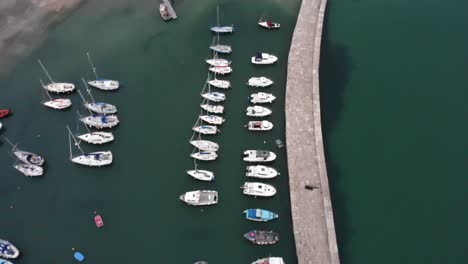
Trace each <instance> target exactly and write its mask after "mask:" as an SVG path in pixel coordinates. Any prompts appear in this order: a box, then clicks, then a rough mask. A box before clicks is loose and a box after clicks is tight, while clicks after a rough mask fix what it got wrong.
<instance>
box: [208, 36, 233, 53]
mask: <svg viewBox="0 0 468 264" xmlns="http://www.w3.org/2000/svg"><path fill="white" fill-rule="evenodd" d="M210 49H211V50H213V51H215V52H218V53H223V54H229V53H231V52H232V47H231V46H229V45H223V44H219V33H218V34H216V37H214V38H213V44H211V45H210Z"/></svg>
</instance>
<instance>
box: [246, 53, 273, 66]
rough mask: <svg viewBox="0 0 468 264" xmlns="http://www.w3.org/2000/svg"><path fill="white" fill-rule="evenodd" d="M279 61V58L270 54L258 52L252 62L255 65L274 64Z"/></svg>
mask: <svg viewBox="0 0 468 264" xmlns="http://www.w3.org/2000/svg"><path fill="white" fill-rule="evenodd" d="M277 60H278V57H276V56H275V55H271V54H268V53H262V52H257V53H255V56H253V57H252V59H251V62H252V63H253V64H273V63H275V62H276V61H277Z"/></svg>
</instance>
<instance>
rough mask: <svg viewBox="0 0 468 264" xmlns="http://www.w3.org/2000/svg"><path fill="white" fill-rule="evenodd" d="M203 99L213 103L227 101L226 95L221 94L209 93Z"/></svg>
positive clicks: (203, 95)
mask: <svg viewBox="0 0 468 264" xmlns="http://www.w3.org/2000/svg"><path fill="white" fill-rule="evenodd" d="M201 96H202V97H203V98H205V99H207V100H210V101H212V102H222V101H224V100H226V95H224V93H220V92H208V93H204V94H202V95H201Z"/></svg>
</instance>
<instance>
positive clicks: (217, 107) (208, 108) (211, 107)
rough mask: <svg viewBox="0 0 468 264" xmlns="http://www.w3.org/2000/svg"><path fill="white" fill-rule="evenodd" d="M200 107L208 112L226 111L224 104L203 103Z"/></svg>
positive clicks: (219, 112) (220, 112)
mask: <svg viewBox="0 0 468 264" xmlns="http://www.w3.org/2000/svg"><path fill="white" fill-rule="evenodd" d="M200 107H201V109H203V110H205V111H207V112H208V113H212V114H222V113H224V106H222V105H209V104H201V105H200Z"/></svg>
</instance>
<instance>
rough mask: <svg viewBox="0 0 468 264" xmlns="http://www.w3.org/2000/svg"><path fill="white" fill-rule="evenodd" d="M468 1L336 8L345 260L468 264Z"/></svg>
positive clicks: (326, 69)
mask: <svg viewBox="0 0 468 264" xmlns="http://www.w3.org/2000/svg"><path fill="white" fill-rule="evenodd" d="M467 9H468V2H467V1H457V0H451V1H440V0H428V1H404V0H394V1H385V0H358V1H349V0H337V1H329V6H328V11H327V16H326V22H327V24H326V27H325V32H324V35H325V39H324V43H323V50H322V64H321V77H322V79H321V81H322V83H321V92H322V97H321V99H322V107H323V112H322V113H323V121H324V129H325V131H324V135H325V137H326V138H325V141H326V152H327V158H328V160H327V161H328V164H327V165H328V170H329V177H330V181H331V183H332V190H331V191H332V194H333V202H334V206H335V221H336V226H337V234H338V241H339V247H340V254H341V260H342V263H356V264H362V263H382V264H384V263H389V264H390V263H392V264H393V263H434V264H436V263H437V264H438V263H468V250H467V248H466V246H467V245H468V236H467V234H468V225H467V223H468V211H467V210H466V208H467V206H466V201H467V200H468V191H467V186H468V177H467V176H466V171H467V170H466V169H467V168H466V164H467V162H466V158H467V156H466V153H467V147H468V140H467V138H468V137H467V135H468V125H467V122H466V118H467V116H468V108H467V107H466V105H467V104H466V100H467V98H468V75H467V73H466V71H467V69H468V51H467V48H466V47H467V46H468V34H467V33H468V31H467V28H468V18H467V16H466V10H467Z"/></svg>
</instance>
